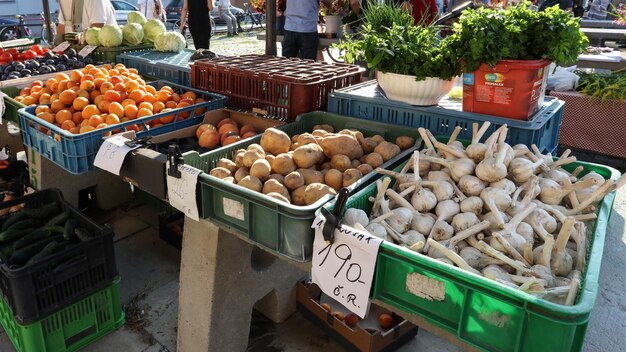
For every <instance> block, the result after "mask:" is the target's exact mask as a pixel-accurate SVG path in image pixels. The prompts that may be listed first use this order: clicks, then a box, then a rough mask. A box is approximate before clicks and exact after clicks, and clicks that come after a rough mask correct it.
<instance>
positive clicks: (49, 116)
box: [37, 111, 54, 123]
mask: <svg viewBox="0 0 626 352" xmlns="http://www.w3.org/2000/svg"><path fill="white" fill-rule="evenodd" d="M37 117H39V118H40V119H42V120H44V121H46V122H48V123H54V115H53V114H52V113H51V112H47V111H46V112H40V113H39V114H37Z"/></svg>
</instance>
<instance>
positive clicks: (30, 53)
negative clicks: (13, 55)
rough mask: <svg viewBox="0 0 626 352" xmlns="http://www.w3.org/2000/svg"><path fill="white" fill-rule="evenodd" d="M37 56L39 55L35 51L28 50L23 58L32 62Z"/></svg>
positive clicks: (23, 54)
mask: <svg viewBox="0 0 626 352" xmlns="http://www.w3.org/2000/svg"><path fill="white" fill-rule="evenodd" d="M35 56H37V53H36V52H35V51H34V50H26V51H25V52H23V53H22V57H23V58H24V59H25V60H32V59H34V58H35Z"/></svg>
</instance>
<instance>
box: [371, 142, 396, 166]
mask: <svg viewBox="0 0 626 352" xmlns="http://www.w3.org/2000/svg"><path fill="white" fill-rule="evenodd" d="M374 152H375V153H378V154H380V156H382V157H383V161H388V160H390V159H392V158H393V157H395V156H397V155H398V154H400V152H401V150H400V147H398V146H397V145H395V144H393V143H390V142H382V143H380V144H379V145H377V146H376V148H375V149H374ZM372 166H373V165H372Z"/></svg>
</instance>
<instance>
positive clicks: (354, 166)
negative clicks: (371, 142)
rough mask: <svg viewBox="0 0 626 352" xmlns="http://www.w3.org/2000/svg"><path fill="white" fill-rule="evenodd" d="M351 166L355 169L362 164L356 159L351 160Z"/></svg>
mask: <svg viewBox="0 0 626 352" xmlns="http://www.w3.org/2000/svg"><path fill="white" fill-rule="evenodd" d="M350 164H351V165H352V168H353V169H356V168H357V167H358V166H359V165H361V164H362V163H361V162H360V161H358V160H356V159H354V160H352V162H351V163H350Z"/></svg>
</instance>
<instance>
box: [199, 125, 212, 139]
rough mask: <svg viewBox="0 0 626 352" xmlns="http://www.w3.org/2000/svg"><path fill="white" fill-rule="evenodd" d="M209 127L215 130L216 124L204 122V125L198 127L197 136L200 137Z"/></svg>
mask: <svg viewBox="0 0 626 352" xmlns="http://www.w3.org/2000/svg"><path fill="white" fill-rule="evenodd" d="M208 129H213V130H215V126H213V125H211V124H209V123H203V124H202V125H200V126H199V127H198V129H197V130H196V138H200V136H201V135H202V134H203V133H204V131H206V130H208Z"/></svg>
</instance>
